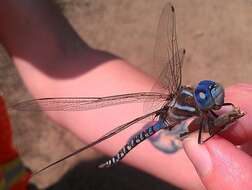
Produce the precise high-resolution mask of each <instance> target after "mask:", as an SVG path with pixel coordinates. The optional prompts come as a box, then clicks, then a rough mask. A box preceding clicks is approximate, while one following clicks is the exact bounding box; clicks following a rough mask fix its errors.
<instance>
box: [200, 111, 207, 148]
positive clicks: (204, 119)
mask: <svg viewBox="0 0 252 190" xmlns="http://www.w3.org/2000/svg"><path fill="white" fill-rule="evenodd" d="M206 125H208V117H207V115H205V114H203V115H202V116H201V117H200V125H199V134H198V144H202V143H203V142H204V141H202V140H201V136H202V132H203V129H204V128H205V127H206Z"/></svg>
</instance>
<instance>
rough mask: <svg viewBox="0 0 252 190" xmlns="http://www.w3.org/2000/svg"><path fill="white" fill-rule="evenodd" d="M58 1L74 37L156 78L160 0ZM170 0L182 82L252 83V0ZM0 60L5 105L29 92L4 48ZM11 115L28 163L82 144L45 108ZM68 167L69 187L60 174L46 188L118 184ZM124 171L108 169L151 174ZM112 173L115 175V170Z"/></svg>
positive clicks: (89, 156) (36, 164)
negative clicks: (88, 183) (183, 55)
mask: <svg viewBox="0 0 252 190" xmlns="http://www.w3.org/2000/svg"><path fill="white" fill-rule="evenodd" d="M57 2H58V3H59V4H60V6H61V7H62V10H63V12H64V14H65V15H66V17H67V18H68V19H69V20H70V22H71V23H72V25H73V26H74V28H75V29H76V30H77V31H78V33H79V34H80V36H81V37H82V38H83V39H84V40H86V41H87V42H88V43H89V44H90V45H91V46H93V47H95V48H99V49H103V50H106V51H110V52H112V53H114V54H117V55H119V56H121V57H123V58H125V59H126V60H128V61H129V62H130V63H132V64H134V65H135V66H136V67H138V68H140V69H141V70H142V71H144V72H146V73H148V74H151V75H153V76H154V77H157V76H158V73H159V71H160V70H161V68H159V66H158V65H154V64H153V62H152V59H153V56H152V55H153V47H154V42H155V36H156V27H157V23H158V18H159V15H160V11H161V10H162V7H163V6H164V4H165V3H166V1H163V0H156V1H152V0H135V1H131V0H106V1H104V0H58V1H57ZM171 2H172V3H173V4H174V5H175V7H176V14H177V33H178V39H179V44H180V47H183V48H185V49H186V50H187V53H186V58H185V63H184V67H183V82H184V84H195V83H197V81H199V80H201V79H214V80H216V81H220V82H221V83H222V84H224V85H225V86H226V87H227V86H229V85H232V84H235V83H240V82H246V83H250V82H252V75H251V73H252V66H251V63H250V62H251V60H252V54H251V52H252V46H251V44H252V35H251V31H252V24H251V23H252V14H251V13H252V0H240V1H228V0H222V1H218V0H207V1H200V0H191V1H186V0H179V1H171ZM111 34H113V35H111ZM0 62H1V64H0V89H1V91H2V93H3V95H4V96H5V97H6V99H7V101H8V103H13V102H17V101H21V100H24V99H27V98H29V97H30V96H29V94H28V92H27V91H26V90H25V87H23V85H22V81H21V79H20V78H19V76H18V74H17V72H16V71H15V68H13V66H12V64H11V62H10V60H9V58H8V56H6V54H4V53H2V54H1V55H0ZM153 70H154V71H155V72H153ZM10 114H11V117H12V123H13V129H14V136H15V143H16V145H17V147H18V150H19V152H20V153H21V155H22V158H23V160H24V162H25V163H26V165H27V166H29V167H30V168H32V169H34V170H36V169H38V168H41V166H44V165H46V164H48V163H49V162H51V161H53V160H55V159H57V158H59V157H61V156H62V155H64V154H66V153H69V152H72V151H73V150H75V149H77V148H78V147H80V146H81V145H82V143H81V142H80V141H79V140H78V139H77V138H75V137H74V136H73V135H72V134H70V133H69V132H67V131H64V130H63V129H61V128H59V127H56V125H54V124H53V123H51V122H50V121H49V120H48V118H47V117H46V116H44V115H43V114H39V113H17V112H14V111H10ZM99 156H100V154H99V153H97V152H95V151H94V150H88V151H86V152H85V153H82V154H81V155H79V156H77V157H76V158H75V159H71V160H70V161H68V162H65V163H63V164H60V165H59V166H58V167H55V168H53V169H52V170H48V171H47V172H46V173H45V174H43V175H40V176H38V177H36V178H34V179H33V180H34V182H35V183H36V184H37V185H39V186H40V187H46V186H48V185H52V184H53V183H54V182H55V181H57V180H58V179H59V178H60V177H61V176H62V175H63V174H64V173H65V172H66V171H67V170H68V169H69V168H70V167H72V166H73V165H74V164H76V163H78V162H79V161H80V160H93V159H94V158H97V157H99ZM89 165H90V164H89V162H88V163H86V164H85V162H84V163H81V165H80V167H79V169H80V168H83V167H84V168H85V167H88V166H89ZM94 168H95V167H94ZM86 169H87V168H86ZM73 170H74V171H72V173H71V172H69V173H71V174H73V173H74V175H73V176H72V177H70V179H72V181H70V182H69V183H68V186H67V185H64V184H66V182H65V178H64V180H63V186H53V187H51V188H52V189H57V187H58V189H69V184H72V183H75V182H76V179H77V181H81V180H83V179H86V180H87V181H92V180H93V183H94V184H96V185H94V186H90V187H88V188H87V186H85V185H84V186H85V188H86V189H106V187H107V189H108V188H112V189H113V187H115V189H119V187H120V186H117V185H118V184H117V183H115V186H113V187H112V185H111V183H109V182H108V181H106V180H105V179H104V176H103V175H96V169H92V168H90V167H88V171H90V175H89V176H88V177H87V176H86V175H84V174H82V175H77V174H76V172H75V170H78V167H77V169H76V168H75V169H73ZM123 171H125V172H123ZM130 172H132V169H130V168H124V166H122V170H121V171H120V168H119V174H118V173H117V170H116V171H114V174H115V176H122V177H119V178H118V181H119V182H118V183H121V184H123V183H127V181H124V182H122V181H120V179H122V178H124V177H125V176H126V175H128V176H129V174H130V175H132V176H134V175H138V177H139V179H140V178H141V179H143V180H142V181H144V180H145V181H146V178H145V177H147V178H148V179H149V178H150V177H148V176H145V177H144V174H141V173H136V172H135V171H134V172H133V173H130ZM69 173H68V174H67V175H68V176H69V175H70V174H69ZM77 173H78V172H77ZM109 173H111V172H109ZM110 175H111V178H113V174H110ZM74 176H75V177H76V178H74ZM81 176H82V178H81ZM105 176H107V174H106V175H105ZM141 176H142V177H141ZM88 179H89V180H88ZM90 179H92V180H90ZM134 179H138V178H134ZM152 180H154V181H151V180H150V181H151V183H153V184H159V185H154V186H151V185H149V187H150V188H148V187H147V186H146V188H145V189H153V190H154V189H165V188H164V186H162V185H164V184H163V183H162V182H160V181H157V180H155V179H152ZM61 181H62V180H61ZM74 181H75V182H74ZM105 181H106V182H105ZM115 181H116V180H115ZM147 181H149V180H147ZM131 182H132V181H131ZM134 183H139V184H138V186H137V184H136V186H126V187H127V188H126V189H139V187H141V183H142V182H141V180H136V182H134ZM80 184H85V183H84V182H83V183H80ZM104 184H105V185H104ZM128 184H129V183H128ZM97 186H98V188H97ZM63 187H65V188H63ZM71 187H73V186H71ZM99 187H100V188H99ZM76 189H78V188H76ZM79 189H84V187H83V186H82V187H79Z"/></svg>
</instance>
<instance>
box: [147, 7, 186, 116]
mask: <svg viewBox="0 0 252 190" xmlns="http://www.w3.org/2000/svg"><path fill="white" fill-rule="evenodd" d="M184 55H185V50H184V49H179V48H178V42H177V34H176V15H175V9H174V7H173V6H172V5H171V4H170V3H168V4H167V5H166V6H165V7H164V9H163V11H162V13H161V16H160V20H159V24H158V29H157V37H156V44H155V48H154V63H155V65H158V66H159V67H161V68H163V70H162V72H161V74H160V75H159V78H158V80H157V82H156V83H155V84H154V85H153V87H152V89H151V92H160V93H166V94H174V93H175V92H176V91H177V90H178V89H179V87H180V86H181V80H182V65H183V59H184ZM157 103H158V102H151V101H149V102H147V103H145V105H144V111H145V112H146V110H151V109H153V110H155V107H157V105H156V104H157ZM158 106H159V105H158ZM152 107H153V108H152Z"/></svg>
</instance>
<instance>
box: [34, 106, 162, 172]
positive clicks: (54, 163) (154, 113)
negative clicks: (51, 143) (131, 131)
mask: <svg viewBox="0 0 252 190" xmlns="http://www.w3.org/2000/svg"><path fill="white" fill-rule="evenodd" d="M160 112H161V109H159V110H156V111H154V112H152V113H149V114H146V115H144V116H141V117H137V118H135V119H134V120H132V121H130V122H128V123H125V124H123V125H120V126H119V127H116V128H115V129H113V130H111V131H109V132H108V133H106V134H105V135H103V136H102V137H100V138H99V139H97V140H96V141H94V142H92V143H90V144H88V145H86V146H84V147H82V148H80V149H78V150H76V151H74V152H72V153H71V154H68V155H66V156H64V157H63V158H61V159H59V160H57V161H55V162H53V163H51V164H49V165H48V166H46V167H44V168H42V169H40V170H38V171H37V172H34V173H33V175H36V174H38V173H40V172H42V171H44V170H46V169H48V168H49V167H51V166H54V165H56V164H58V163H60V162H62V161H64V160H66V159H68V158H70V157H72V156H74V155H76V154H78V153H80V152H82V151H84V150H86V149H88V148H90V147H93V146H95V145H97V144H99V143H100V142H102V141H104V140H106V139H109V138H110V137H112V136H114V135H116V134H118V133H120V132H121V131H123V130H125V129H127V128H128V127H130V126H131V125H133V124H135V123H137V122H139V121H141V120H143V119H145V118H148V117H151V116H152V115H159V114H160Z"/></svg>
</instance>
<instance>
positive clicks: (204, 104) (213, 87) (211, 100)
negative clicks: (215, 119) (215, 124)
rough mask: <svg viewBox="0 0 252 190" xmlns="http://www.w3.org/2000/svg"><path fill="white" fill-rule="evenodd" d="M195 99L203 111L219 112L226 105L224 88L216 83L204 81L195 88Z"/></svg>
mask: <svg viewBox="0 0 252 190" xmlns="http://www.w3.org/2000/svg"><path fill="white" fill-rule="evenodd" d="M194 98H195V101H196V104H197V105H198V107H199V108H200V109H201V110H209V109H215V110H217V109H220V108H221V106H222V105H223V103H224V88H223V87H222V85H221V84H219V83H216V82H214V81H211V80H203V81H200V83H199V84H198V85H197V87H196V88H195V91H194Z"/></svg>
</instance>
